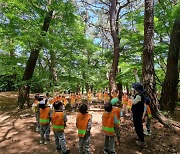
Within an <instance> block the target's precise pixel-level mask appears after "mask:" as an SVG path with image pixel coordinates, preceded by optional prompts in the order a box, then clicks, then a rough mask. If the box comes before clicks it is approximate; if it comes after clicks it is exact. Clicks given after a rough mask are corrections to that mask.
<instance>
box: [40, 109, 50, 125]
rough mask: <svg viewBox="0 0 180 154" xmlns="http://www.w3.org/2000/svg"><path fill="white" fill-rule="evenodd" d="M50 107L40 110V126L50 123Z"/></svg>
mask: <svg viewBox="0 0 180 154" xmlns="http://www.w3.org/2000/svg"><path fill="white" fill-rule="evenodd" d="M49 114H50V107H46V108H44V109H40V121H39V122H40V124H41V125H46V124H48V123H50V116H49Z"/></svg>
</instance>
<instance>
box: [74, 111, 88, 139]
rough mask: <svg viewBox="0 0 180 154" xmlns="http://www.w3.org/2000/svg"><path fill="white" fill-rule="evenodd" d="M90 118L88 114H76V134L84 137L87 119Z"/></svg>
mask: <svg viewBox="0 0 180 154" xmlns="http://www.w3.org/2000/svg"><path fill="white" fill-rule="evenodd" d="M90 119H91V115H90V114H81V113H79V114H78V115H77V128H78V136H79V137H84V136H85V134H86V130H87V125H88V121H89V120H90Z"/></svg>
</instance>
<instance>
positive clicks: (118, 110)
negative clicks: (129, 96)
mask: <svg viewBox="0 0 180 154" xmlns="http://www.w3.org/2000/svg"><path fill="white" fill-rule="evenodd" d="M120 111H121V109H120V108H119V107H113V109H112V113H115V115H116V117H117V119H118V120H120Z"/></svg>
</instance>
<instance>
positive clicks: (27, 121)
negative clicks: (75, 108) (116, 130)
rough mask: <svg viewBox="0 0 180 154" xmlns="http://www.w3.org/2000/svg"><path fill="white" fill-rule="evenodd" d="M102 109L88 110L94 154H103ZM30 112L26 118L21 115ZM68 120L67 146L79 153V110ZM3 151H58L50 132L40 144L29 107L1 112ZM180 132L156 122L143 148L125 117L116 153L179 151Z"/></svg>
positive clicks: (0, 125) (34, 152)
mask: <svg viewBox="0 0 180 154" xmlns="http://www.w3.org/2000/svg"><path fill="white" fill-rule="evenodd" d="M102 112H103V111H102V110H97V109H96V108H93V110H91V111H90V112H89V113H91V114H92V116H93V123H92V130H91V151H92V153H93V154H103V143H104V139H103V134H102V132H101V115H102ZM21 115H27V117H24V116H21ZM67 115H68V122H67V127H66V129H65V135H66V141H67V146H68V147H69V148H70V151H71V153H72V154H77V153H78V137H77V129H76V128H75V118H76V115H77V112H74V113H67ZM0 117H1V118H0V153H1V154H3V153H4V154H11V153H32V154H36V153H37V154H39V153H57V152H56V150H55V144H54V137H53V132H51V136H50V138H51V143H50V144H48V145H40V144H39V137H40V135H39V134H38V133H37V132H35V119H34V117H33V114H32V113H31V112H30V110H25V111H19V112H18V111H16V110H15V111H14V112H12V111H11V112H10V111H8V112H2V111H0ZM178 135H179V134H177V133H173V132H170V131H168V130H166V129H165V128H163V127H162V125H161V124H159V123H157V122H156V121H154V124H153V126H152V135H151V136H149V137H146V138H145V140H146V142H147V144H148V148H146V149H142V148H140V147H138V146H136V145H135V139H136V135H135V133H134V130H133V127H132V122H131V121H130V120H126V123H125V124H124V125H121V138H122V139H121V140H122V143H121V145H120V146H118V147H116V152H117V154H141V153H144V154H146V153H147V154H148V153H149V154H150V153H151V154H152V153H153V154H159V153H160V154H169V153H178V152H179V153H180V148H179V145H180V139H179V136H178Z"/></svg>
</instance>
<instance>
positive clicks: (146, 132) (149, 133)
mask: <svg viewBox="0 0 180 154" xmlns="http://www.w3.org/2000/svg"><path fill="white" fill-rule="evenodd" d="M143 133H144V135H146V136H151V131H144V132H143Z"/></svg>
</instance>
